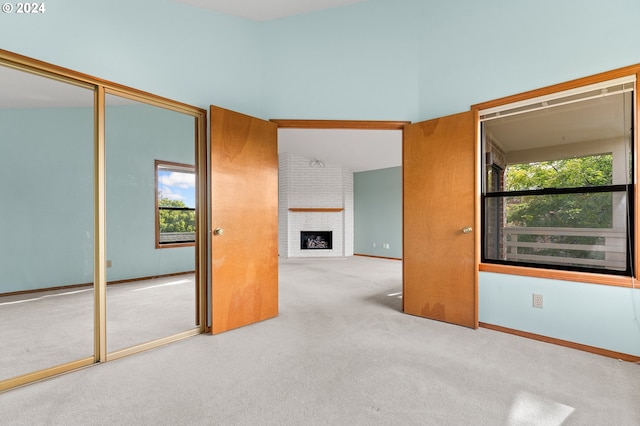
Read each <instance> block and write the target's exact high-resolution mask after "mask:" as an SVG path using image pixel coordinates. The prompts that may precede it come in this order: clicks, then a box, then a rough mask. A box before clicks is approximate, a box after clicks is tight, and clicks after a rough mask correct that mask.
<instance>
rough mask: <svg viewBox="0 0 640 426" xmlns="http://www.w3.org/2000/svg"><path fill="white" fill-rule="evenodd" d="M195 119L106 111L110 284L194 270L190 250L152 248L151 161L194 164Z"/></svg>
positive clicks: (131, 108)
mask: <svg viewBox="0 0 640 426" xmlns="http://www.w3.org/2000/svg"><path fill="white" fill-rule="evenodd" d="M107 100H109V98H108V99H107ZM194 120H195V119H194V118H193V117H191V116H188V115H184V114H180V113H177V112H173V111H169V110H165V109H162V108H158V107H154V106H149V105H118V106H107V110H106V114H105V134H106V136H105V146H106V182H107V183H106V186H107V193H106V196H107V236H106V240H107V259H108V260H111V261H112V267H111V268H108V269H107V280H108V281H115V280H123V279H131V278H140V277H150V276H157V275H164V274H170V273H177V272H187V271H194V270H195V249H194V247H174V248H163V249H156V248H155V196H156V187H155V160H162V161H169V162H174V163H182V164H192V165H195V136H194V128H195V124H194Z"/></svg>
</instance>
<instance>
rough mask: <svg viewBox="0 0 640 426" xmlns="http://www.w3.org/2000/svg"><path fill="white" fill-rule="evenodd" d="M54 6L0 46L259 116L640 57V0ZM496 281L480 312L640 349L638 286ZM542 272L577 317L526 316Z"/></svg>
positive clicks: (383, 104) (533, 84) (333, 112)
mask: <svg viewBox="0 0 640 426" xmlns="http://www.w3.org/2000/svg"><path fill="white" fill-rule="evenodd" d="M47 7H48V10H47V12H46V14H44V15H41V16H17V15H1V16H0V40H2V46H1V47H2V48H4V49H7V50H11V51H15V52H16V53H21V54H24V55H28V56H32V57H35V58H37V59H42V60H46V61H49V62H52V63H54V64H57V65H60V66H64V67H68V68H73V69H77V70H79V71H83V72H86V73H89V74H92V75H96V76H98V77H101V78H105V79H108V80H112V81H116V82H118V83H122V84H126V85H129V86H133V87H137V88H141V89H144V90H147V91H149V92H152V93H156V94H159V95H163V96H168V97H171V98H174V99H176V100H179V101H182V102H187V103H191V104H194V105H197V106H200V107H207V106H208V105H209V104H211V103H212V104H217V105H219V106H223V107H226V108H231V109H236V110H239V111H241V112H244V113H247V114H252V115H257V116H261V117H263V118H311V119H325V118H329V119H371V120H375V119H381V120H411V121H419V120H425V119H429V118H435V117H438V116H442V115H446V114H451V113H456V112H460V111H465V110H468V109H469V106H470V105H472V104H475V103H479V102H483V101H488V100H492V99H496V98H499V97H502V96H507V95H511V94H516V93H519V92H523V91H526V90H531V89H535V88H538V87H542V86H545V85H549V84H555V83H561V82H564V81H567V80H571V79H574V78H579V77H583V76H588V75H591V74H594V73H598V72H603V71H607V70H610V69H614V68H618V67H622V66H626V65H631V64H635V63H640V50H639V49H638V40H640V25H637V21H638V18H640V2H638V1H637V0H563V1H557V0H538V1H535V2H534V1H514V0H486V1H483V2H478V1H476V0H440V1H435V0H431V1H425V0H369V1H364V2H360V3H356V4H354V5H351V6H346V7H342V8H337V9H332V10H328V11H323V12H318V13H312V14H307V15H302V16H296V17H291V18H286V19H280V20H276V21H273V22H267V23H255V22H249V21H245V20H242V19H237V18H233V17H227V16H222V15H219V14H216V13H214V12H209V11H206V10H201V9H196V8H192V7H190V6H185V5H181V4H177V3H173V2H171V1H169V0H159V1H154V2H149V1H145V0H115V1H109V2H86V1H82V0H59V1H57V2H55V3H49V4H47ZM500 281H501V282H500V284H498V277H497V276H495V275H487V274H484V273H483V274H481V280H480V287H479V291H480V304H479V311H480V318H481V320H482V321H485V322H491V321H499V322H500V325H503V326H505V327H511V328H517V329H526V330H528V331H530V332H533V333H539V334H549V335H552V336H553V337H559V338H565V339H566V340H575V341H583V340H585V339H584V336H585V334H590V339H589V341H590V342H591V344H592V345H593V346H598V347H603V348H606V349H612V350H616V349H619V348H622V347H624V348H626V349H625V351H626V352H629V353H634V354H636V355H638V354H640V346H639V345H638V344H637V343H636V342H637V340H638V336H640V327H639V326H638V325H637V324H638V319H637V316H638V314H637V312H638V309H637V305H638V304H639V303H640V301H639V300H638V299H640V296H639V295H638V292H639V291H638V290H636V291H630V290H629V291H628V290H626V289H622V288H616V287H607V286H600V287H598V289H599V290H598V292H597V293H594V292H593V288H594V287H593V286H594V285H592V284H576V285H570V284H567V283H565V282H561V281H557V282H555V281H554V282H551V283H549V282H547V281H543V280H537V279H531V278H522V277H512V276H500ZM502 281H507V282H508V283H509V284H508V285H509V286H511V287H510V288H511V291H512V292H513V291H515V289H517V293H518V294H513V293H510V292H507V291H505V290H504V289H505V286H504V285H503V284H502ZM543 282H544V283H545V285H546V284H549V285H550V286H551V287H549V288H553V289H556V288H557V289H562V291H552V290H550V291H552V294H551V297H550V298H549V297H547V296H546V295H545V300H546V299H548V298H549V299H550V300H551V301H552V303H557V304H558V306H563V307H564V308H565V309H566V310H567V311H568V312H569V313H570V315H571V318H568V317H567V315H565V314H564V313H561V311H560V310H551V309H545V310H543V313H538V314H537V315H538V316H541V315H542V316H544V323H545V324H547V325H544V324H542V323H541V322H540V321H539V318H535V317H532V316H531V315H530V312H529V310H530V308H529V307H525V306H524V305H523V303H524V302H522V300H524V299H523V298H525V299H526V298H529V297H530V294H531V293H533V292H534V291H536V290H537V289H538V288H539V286H540V285H542V283H543ZM545 291H546V288H545ZM597 303H600V304H601V303H606V304H607V305H608V306H610V311H608V312H609V313H607V314H603V315H602V316H601V318H602V319H603V323H602V324H603V327H604V329H606V330H607V331H606V332H601V330H602V329H601V328H598V329H594V331H593V332H590V331H585V329H584V326H583V325H582V324H592V323H593V321H592V318H593V313H592V311H590V310H587V309H586V308H585V309H576V308H574V307H575V306H593V305H594V304H597ZM634 306H635V308H633V307H634ZM632 309H635V310H632ZM563 312H564V311H563ZM611 312H618V313H619V315H613V314H610V313H611ZM621 315H622V316H621ZM630 321H631V322H632V323H633V324H630ZM611 330H616V332H615V333H613V334H612V331H611ZM617 330H624V331H623V332H624V336H621V335H619V334H617ZM560 331H561V332H560ZM560 336H564V337H560ZM612 336H613V337H612ZM623 341H626V342H630V343H623ZM625 345H627V346H625ZM628 345H631V347H629V346H628Z"/></svg>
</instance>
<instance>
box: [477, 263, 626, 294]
mask: <svg viewBox="0 0 640 426" xmlns="http://www.w3.org/2000/svg"><path fill="white" fill-rule="evenodd" d="M478 271H480V272H494V273H497V274H509V275H519V276H524V277H534V278H547V279H552V280H563V281H575V282H579V283H587V284H601V285H611V286H616V287H627V288H637V287H638V285H637V284H636V285H634V281H635V280H634V279H633V278H632V277H623V276H619V275H607V274H594V273H587V272H573V271H561V270H555V269H541V268H527V267H524V266H510V265H497V264H493V263H480V264H479V265H478Z"/></svg>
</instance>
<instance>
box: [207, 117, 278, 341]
mask: <svg viewBox="0 0 640 426" xmlns="http://www.w3.org/2000/svg"><path fill="white" fill-rule="evenodd" d="M210 142H211V163H210V164H211V192H212V193H211V195H212V196H211V199H212V209H211V211H212V215H211V227H212V229H216V228H221V229H223V233H222V234H221V235H216V233H215V232H214V233H213V234H212V236H211V288H212V291H211V298H212V300H211V306H212V332H213V333H214V334H215V333H220V332H223V331H227V330H231V329H234V328H237V327H242V326H244V325H248V324H252V323H255V322H258V321H262V320H265V319H268V318H272V317H275V316H277V315H278V153H277V125H276V124H275V123H271V122H268V121H264V120H260V119H257V118H254V117H250V116H247V115H244V114H240V113H237V112H233V111H229V110H225V109H223V108H219V107H215V106H211V107H210Z"/></svg>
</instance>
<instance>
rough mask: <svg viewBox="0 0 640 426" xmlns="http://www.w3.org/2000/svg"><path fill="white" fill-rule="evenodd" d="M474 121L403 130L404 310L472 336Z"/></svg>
mask: <svg viewBox="0 0 640 426" xmlns="http://www.w3.org/2000/svg"><path fill="white" fill-rule="evenodd" d="M473 117H474V116H473V113H472V112H471V111H469V112H465V113H462V114H456V115H451V116H447V117H443V118H438V119H435V120H429V121H424V122H420V123H416V124H409V125H407V126H405V128H404V138H403V160H402V161H403V187H404V189H403V227H404V231H403V238H404V240H403V244H404V248H403V274H404V278H403V305H404V307H403V309H404V312H405V313H408V314H412V315H418V316H421V317H425V318H430V319H435V320H439V321H445V322H449V323H453V324H459V325H463V326H467V327H472V328H477V327H478V315H477V311H478V309H477V276H478V274H477V262H476V252H475V247H476V242H475V234H476V229H474V228H475V223H476V222H475V211H476V207H475V199H476V190H475V185H476V183H475V174H476V166H475V165H476V160H475V158H476V156H475V143H476V142H475V132H474V118H473ZM465 228H467V229H465ZM469 228H471V229H469ZM465 232H466V233H465Z"/></svg>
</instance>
